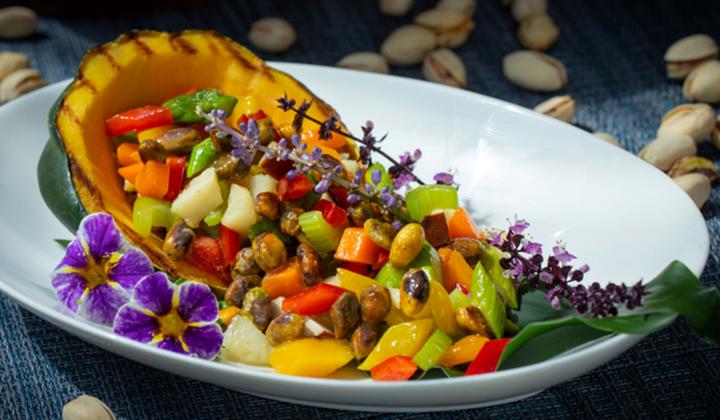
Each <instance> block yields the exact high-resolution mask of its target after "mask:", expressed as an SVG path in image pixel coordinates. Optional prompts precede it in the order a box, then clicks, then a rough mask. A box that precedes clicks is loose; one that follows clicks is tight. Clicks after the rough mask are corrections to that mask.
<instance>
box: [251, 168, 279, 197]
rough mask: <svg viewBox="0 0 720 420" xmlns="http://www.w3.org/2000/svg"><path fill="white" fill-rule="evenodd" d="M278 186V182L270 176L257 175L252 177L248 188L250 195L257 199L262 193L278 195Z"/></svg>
mask: <svg viewBox="0 0 720 420" xmlns="http://www.w3.org/2000/svg"><path fill="white" fill-rule="evenodd" d="M277 184H278V182H277V180H276V179H275V178H273V177H271V176H270V175H265V174H257V175H252V176H251V177H250V181H249V182H248V188H249V189H250V194H252V196H253V198H255V197H257V196H258V194H260V193H262V192H271V193H273V194H277Z"/></svg>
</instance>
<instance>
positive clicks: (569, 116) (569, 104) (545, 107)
mask: <svg viewBox="0 0 720 420" xmlns="http://www.w3.org/2000/svg"><path fill="white" fill-rule="evenodd" d="M535 112H539V113H541V114H545V115H547V116H548V117H553V118H556V119H558V120H560V121H564V122H566V123H569V122H571V121H572V120H573V118H575V100H574V99H573V98H571V97H570V96H568V95H564V96H555V97H552V98H550V99H548V100H547V101H545V102H542V103H541V104H539V105H538V106H536V107H535Z"/></svg>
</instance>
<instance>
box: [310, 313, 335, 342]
mask: <svg viewBox="0 0 720 420" xmlns="http://www.w3.org/2000/svg"><path fill="white" fill-rule="evenodd" d="M324 335H333V332H332V331H330V330H329V329H327V328H325V327H324V326H323V325H322V324H320V323H319V322H317V321H315V320H314V319H312V318H310V317H305V336H306V337H321V336H324Z"/></svg>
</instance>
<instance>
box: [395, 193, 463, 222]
mask: <svg viewBox="0 0 720 420" xmlns="http://www.w3.org/2000/svg"><path fill="white" fill-rule="evenodd" d="M405 203H406V204H407V209H408V213H409V214H410V218H411V219H413V220H415V221H417V222H420V221H422V220H423V219H424V218H425V216H427V215H429V214H431V213H432V212H434V211H435V210H448V209H456V208H458V194H457V188H455V187H454V186H452V185H437V184H433V185H421V186H419V187H417V188H414V189H413V190H411V191H410V192H408V193H407V195H406V196H405Z"/></svg>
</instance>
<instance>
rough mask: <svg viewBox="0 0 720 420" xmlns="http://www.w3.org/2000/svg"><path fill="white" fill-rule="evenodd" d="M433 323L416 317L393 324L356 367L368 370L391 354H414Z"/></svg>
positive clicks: (409, 355)
mask: <svg viewBox="0 0 720 420" xmlns="http://www.w3.org/2000/svg"><path fill="white" fill-rule="evenodd" d="M433 325H434V323H433V320H432V319H418V320H415V321H410V322H403V323H402V324H397V325H393V326H392V327H390V328H388V330H387V331H386V332H385V334H383V336H382V337H380V341H378V343H377V344H376V345H375V348H374V349H372V351H371V352H370V355H368V357H367V358H366V359H365V361H364V362H363V363H362V364H361V365H360V366H358V369H360V370H370V369H372V368H374V367H375V366H376V365H378V364H380V363H382V362H383V361H384V360H387V359H388V358H390V357H393V356H407V357H413V356H415V353H417V352H418V350H420V348H421V347H422V345H423V344H425V341H426V340H427V338H428V337H429V336H430V333H431V332H432V330H433Z"/></svg>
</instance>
